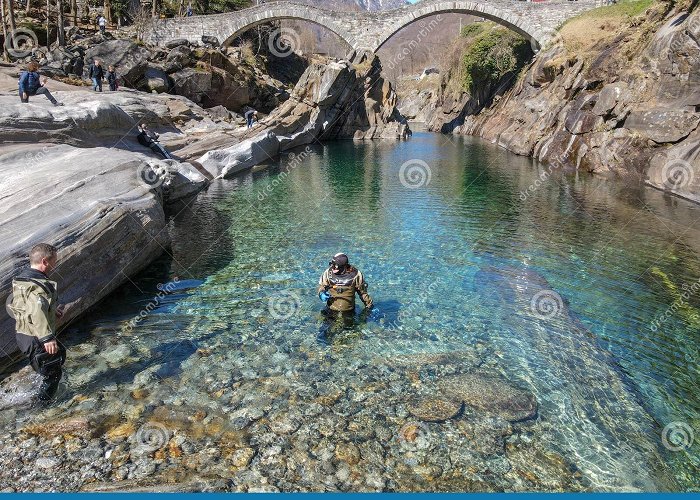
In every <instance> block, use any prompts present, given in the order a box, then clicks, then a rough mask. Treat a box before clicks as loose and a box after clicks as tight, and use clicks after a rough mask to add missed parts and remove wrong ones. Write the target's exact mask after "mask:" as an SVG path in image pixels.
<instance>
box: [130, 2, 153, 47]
mask: <svg viewBox="0 0 700 500" xmlns="http://www.w3.org/2000/svg"><path fill="white" fill-rule="evenodd" d="M132 26H133V27H134V30H135V32H136V38H137V39H138V40H143V35H144V34H145V33H147V32H149V31H151V30H152V29H153V16H152V15H151V13H150V12H149V11H148V10H146V9H145V8H144V7H139V8H138V10H136V11H135V12H134V14H133V22H132Z"/></svg>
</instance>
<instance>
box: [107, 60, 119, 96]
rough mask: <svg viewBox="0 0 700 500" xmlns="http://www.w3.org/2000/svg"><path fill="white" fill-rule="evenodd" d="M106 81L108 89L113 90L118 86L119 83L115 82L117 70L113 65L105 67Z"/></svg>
mask: <svg viewBox="0 0 700 500" xmlns="http://www.w3.org/2000/svg"><path fill="white" fill-rule="evenodd" d="M107 83H109V90H111V91H113V92H114V91H115V90H117V88H119V84H118V83H117V71H116V70H115V69H114V66H109V67H108V68H107Z"/></svg>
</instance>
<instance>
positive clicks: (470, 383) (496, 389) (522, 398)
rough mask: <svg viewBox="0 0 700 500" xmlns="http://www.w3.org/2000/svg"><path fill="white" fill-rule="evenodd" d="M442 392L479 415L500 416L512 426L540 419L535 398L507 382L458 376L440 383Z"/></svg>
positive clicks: (491, 378)
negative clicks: (515, 423)
mask: <svg viewBox="0 0 700 500" xmlns="http://www.w3.org/2000/svg"><path fill="white" fill-rule="evenodd" d="M438 385H439V387H440V390H441V391H442V392H443V393H444V394H445V395H448V396H450V397H452V398H455V399H459V400H461V401H464V403H465V404H466V405H467V406H469V407H471V408H472V409H475V410H477V411H483V412H487V413H489V414H492V415H497V416H500V417H502V418H503V419H505V420H508V421H510V422H516V421H519V420H527V419H530V418H533V417H535V415H537V401H536V399H535V396H534V395H533V394H532V393H531V392H528V391H526V390H523V389H519V388H518V387H516V386H514V385H512V384H510V383H509V382H507V381H506V380H503V379H499V378H495V377H491V376H484V375H476V374H466V375H457V376H454V377H449V378H446V379H444V380H441V381H440V382H439V384H438Z"/></svg>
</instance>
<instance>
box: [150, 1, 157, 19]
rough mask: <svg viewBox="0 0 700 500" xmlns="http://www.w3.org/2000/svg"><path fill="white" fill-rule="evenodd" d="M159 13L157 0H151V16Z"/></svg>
mask: <svg viewBox="0 0 700 500" xmlns="http://www.w3.org/2000/svg"><path fill="white" fill-rule="evenodd" d="M157 14H158V2H157V1H156V0H151V17H156V15H157Z"/></svg>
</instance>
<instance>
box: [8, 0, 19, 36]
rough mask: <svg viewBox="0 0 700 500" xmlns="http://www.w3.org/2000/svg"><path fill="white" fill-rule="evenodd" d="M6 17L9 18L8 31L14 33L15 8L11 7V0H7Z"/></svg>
mask: <svg viewBox="0 0 700 500" xmlns="http://www.w3.org/2000/svg"><path fill="white" fill-rule="evenodd" d="M7 15H8V16H9V18H10V19H9V20H10V23H9V24H10V31H11V32H12V33H14V32H15V30H16V29H17V25H16V24H15V7H14V6H13V5H12V0H7Z"/></svg>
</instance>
